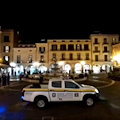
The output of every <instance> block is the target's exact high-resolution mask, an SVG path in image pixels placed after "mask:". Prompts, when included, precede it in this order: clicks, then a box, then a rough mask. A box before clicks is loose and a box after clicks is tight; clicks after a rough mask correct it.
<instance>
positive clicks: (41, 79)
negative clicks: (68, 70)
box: [39, 75, 44, 84]
mask: <svg viewBox="0 0 120 120" xmlns="http://www.w3.org/2000/svg"><path fill="white" fill-rule="evenodd" d="M43 80H44V79H43V75H41V76H40V79H39V83H40V84H42V83H43Z"/></svg>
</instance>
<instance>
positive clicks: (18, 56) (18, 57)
mask: <svg viewBox="0 0 120 120" xmlns="http://www.w3.org/2000/svg"><path fill="white" fill-rule="evenodd" d="M20 62H21V56H20V55H17V63H20Z"/></svg>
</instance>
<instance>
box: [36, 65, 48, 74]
mask: <svg viewBox="0 0 120 120" xmlns="http://www.w3.org/2000/svg"><path fill="white" fill-rule="evenodd" d="M38 71H39V72H40V73H45V72H46V71H47V67H46V66H44V65H41V66H39V67H38Z"/></svg>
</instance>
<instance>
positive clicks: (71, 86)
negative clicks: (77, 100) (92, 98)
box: [65, 81, 79, 89]
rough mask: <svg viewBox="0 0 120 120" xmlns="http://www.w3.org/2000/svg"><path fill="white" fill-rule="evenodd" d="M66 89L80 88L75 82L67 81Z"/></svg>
mask: <svg viewBox="0 0 120 120" xmlns="http://www.w3.org/2000/svg"><path fill="white" fill-rule="evenodd" d="M65 88H76V89H77V88H79V86H78V85H76V84H75V83H73V82H69V81H65Z"/></svg>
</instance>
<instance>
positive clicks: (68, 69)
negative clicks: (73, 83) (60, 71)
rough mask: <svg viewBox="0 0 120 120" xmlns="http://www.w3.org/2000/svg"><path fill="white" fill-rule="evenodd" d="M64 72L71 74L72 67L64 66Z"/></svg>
mask: <svg viewBox="0 0 120 120" xmlns="http://www.w3.org/2000/svg"><path fill="white" fill-rule="evenodd" d="M64 71H65V73H70V71H71V66H70V65H69V64H66V65H65V66H64Z"/></svg>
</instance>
